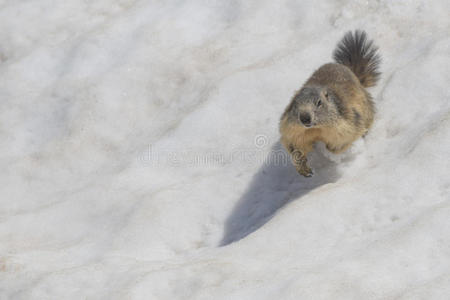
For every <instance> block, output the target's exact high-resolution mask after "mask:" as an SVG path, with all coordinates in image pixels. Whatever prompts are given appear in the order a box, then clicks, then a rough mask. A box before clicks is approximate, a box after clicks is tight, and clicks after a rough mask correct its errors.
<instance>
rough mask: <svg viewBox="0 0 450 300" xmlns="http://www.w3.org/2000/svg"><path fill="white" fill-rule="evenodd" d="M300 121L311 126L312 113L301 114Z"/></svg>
mask: <svg viewBox="0 0 450 300" xmlns="http://www.w3.org/2000/svg"><path fill="white" fill-rule="evenodd" d="M300 121H302V123H303V125H305V126H306V127H309V126H311V115H310V114H300Z"/></svg>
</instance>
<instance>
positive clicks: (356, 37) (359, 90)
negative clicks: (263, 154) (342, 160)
mask: <svg viewBox="0 0 450 300" xmlns="http://www.w3.org/2000/svg"><path fill="white" fill-rule="evenodd" d="M377 49H378V48H377V47H376V46H374V45H373V42H372V41H369V40H367V36H366V33H365V32H364V31H359V30H357V31H355V32H354V33H352V32H348V33H346V34H345V36H344V38H343V39H342V40H341V41H340V42H339V43H338V45H337V47H336V49H335V50H334V53H333V57H334V60H335V61H336V63H328V64H325V65H323V66H321V67H320V68H319V69H318V70H317V71H315V72H314V73H313V74H312V76H311V77H310V78H309V79H308V80H307V81H306V83H305V84H304V85H303V87H302V88H301V89H300V90H299V91H298V92H296V93H295V95H294V97H293V98H292V100H291V102H290V104H289V105H288V106H287V108H286V110H285V111H284V113H283V115H282V116H281V121H280V133H281V143H282V144H283V146H284V147H285V148H286V149H287V151H288V152H289V153H290V154H291V157H292V162H293V164H294V165H295V167H296V169H297V171H298V172H299V173H300V174H301V175H303V176H305V177H310V176H312V174H313V173H312V170H311V168H310V167H309V166H308V165H307V163H306V162H307V161H306V155H307V154H308V152H310V151H311V150H312V149H313V145H314V143H315V142H317V141H322V142H324V143H325V145H326V147H327V149H328V150H329V151H331V152H333V153H341V152H343V151H345V150H346V149H347V148H348V147H349V146H350V145H351V144H352V143H353V142H354V141H355V140H356V139H358V138H359V137H361V136H363V135H364V134H365V133H366V132H367V130H368V129H369V128H370V126H371V125H372V122H373V117H374V113H375V108H374V104H373V102H372V97H371V96H370V94H369V93H368V92H367V91H366V89H365V88H367V87H370V86H374V85H375V84H376V82H377V80H378V78H379V76H380V73H379V72H378V66H379V63H380V56H379V55H378V54H377Z"/></svg>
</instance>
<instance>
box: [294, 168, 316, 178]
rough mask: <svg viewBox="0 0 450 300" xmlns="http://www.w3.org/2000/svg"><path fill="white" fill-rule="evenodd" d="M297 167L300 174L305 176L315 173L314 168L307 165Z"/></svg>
mask: <svg viewBox="0 0 450 300" xmlns="http://www.w3.org/2000/svg"><path fill="white" fill-rule="evenodd" d="M296 169H297V172H298V173H299V174H300V175H303V176H305V177H312V176H313V175H314V172H313V171H312V169H311V168H310V167H308V166H306V165H303V166H299V167H296Z"/></svg>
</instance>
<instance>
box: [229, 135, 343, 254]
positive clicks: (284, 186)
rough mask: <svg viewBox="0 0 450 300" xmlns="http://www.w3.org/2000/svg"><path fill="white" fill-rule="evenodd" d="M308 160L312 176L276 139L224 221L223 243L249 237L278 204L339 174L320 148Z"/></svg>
mask: <svg viewBox="0 0 450 300" xmlns="http://www.w3.org/2000/svg"><path fill="white" fill-rule="evenodd" d="M308 162H309V164H310V166H312V168H313V169H314V176H313V177H311V178H305V177H303V176H301V175H299V174H298V173H297V171H296V170H295V168H294V166H293V165H292V163H291V161H290V157H289V155H288V153H287V152H286V151H285V150H284V148H283V147H282V145H281V144H280V142H277V143H275V144H274V145H273V146H272V148H271V150H270V153H269V154H268V156H267V158H266V159H265V162H264V164H263V165H262V166H261V168H260V169H259V170H258V172H257V173H256V174H255V175H254V176H253V179H252V181H251V183H250V185H249V187H248V189H247V190H246V192H245V193H244V194H243V195H242V197H241V198H240V199H239V201H238V202H237V204H236V206H235V207H234V209H233V211H232V213H231V215H230V216H229V217H228V219H227V221H226V222H225V232H224V236H223V238H222V241H221V243H220V246H225V245H228V244H230V243H233V242H235V241H238V240H240V239H242V238H244V237H246V236H247V235H249V234H250V233H252V232H254V231H256V230H258V229H259V228H260V227H261V226H263V225H264V224H265V223H267V222H268V221H269V220H270V219H271V218H272V216H273V215H274V214H275V212H276V211H277V210H278V209H279V208H281V207H283V206H284V205H286V204H287V203H289V202H290V201H292V200H294V199H298V198H300V197H302V196H303V195H305V194H307V193H308V192H310V191H312V190H314V189H316V188H318V187H320V186H322V185H324V184H327V183H330V182H335V181H336V180H337V179H338V178H339V176H338V174H337V170H336V163H335V162H333V161H331V160H329V159H328V158H326V157H325V156H324V155H323V154H321V153H320V151H317V149H315V150H314V151H312V152H311V154H310V155H308Z"/></svg>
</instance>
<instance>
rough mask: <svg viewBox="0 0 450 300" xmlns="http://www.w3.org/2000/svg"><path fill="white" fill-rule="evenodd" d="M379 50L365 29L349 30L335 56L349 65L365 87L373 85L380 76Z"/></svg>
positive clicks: (340, 61)
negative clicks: (368, 38) (369, 38)
mask: <svg viewBox="0 0 450 300" xmlns="http://www.w3.org/2000/svg"><path fill="white" fill-rule="evenodd" d="M377 50H378V48H377V47H376V46H375V45H374V44H373V41H370V40H367V35H366V33H365V32H364V31H360V30H356V31H355V33H354V34H353V32H351V31H349V32H347V33H346V34H345V36H344V38H343V39H342V40H341V41H340V42H339V44H338V45H337V47H336V50H334V53H333V58H334V60H335V61H336V62H337V63H340V64H343V65H345V66H347V67H349V68H350V70H352V71H353V73H355V75H356V77H358V79H359V82H361V84H362V86H363V87H371V86H374V85H375V84H376V83H377V81H378V79H379V77H380V72H379V71H378V67H379V65H380V61H381V59H380V56H379V55H378V53H377Z"/></svg>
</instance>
